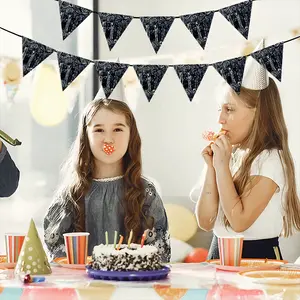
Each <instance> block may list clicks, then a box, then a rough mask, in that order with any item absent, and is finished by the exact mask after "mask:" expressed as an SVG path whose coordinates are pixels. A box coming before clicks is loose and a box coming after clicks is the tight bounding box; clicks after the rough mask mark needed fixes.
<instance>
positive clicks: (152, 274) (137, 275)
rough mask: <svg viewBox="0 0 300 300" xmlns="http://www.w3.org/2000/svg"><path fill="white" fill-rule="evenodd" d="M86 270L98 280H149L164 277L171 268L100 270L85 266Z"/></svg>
mask: <svg viewBox="0 0 300 300" xmlns="http://www.w3.org/2000/svg"><path fill="white" fill-rule="evenodd" d="M86 271H87V274H88V276H89V277H91V278H94V279H100V280H118V281H151V280H160V279H164V278H166V277H167V276H168V274H169V273H170V271H171V270H170V268H168V267H166V266H165V267H163V268H162V269H160V270H153V271H102V270H93V269H92V268H91V266H87V267H86Z"/></svg>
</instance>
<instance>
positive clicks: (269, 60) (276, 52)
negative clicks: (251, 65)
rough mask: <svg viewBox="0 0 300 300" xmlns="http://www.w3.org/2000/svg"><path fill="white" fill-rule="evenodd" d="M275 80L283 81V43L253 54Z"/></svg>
mask: <svg viewBox="0 0 300 300" xmlns="http://www.w3.org/2000/svg"><path fill="white" fill-rule="evenodd" d="M251 56H252V57H253V58H255V59H256V60H257V61H258V62H259V63H260V64H261V65H262V66H264V67H265V69H266V70H267V71H268V72H270V73H271V74H272V75H273V76H274V77H275V78H277V79H278V80H279V81H281V73H282V57H283V43H278V44H276V45H273V46H270V47H267V48H264V49H262V50H260V51H257V52H254V53H252V54H251Z"/></svg>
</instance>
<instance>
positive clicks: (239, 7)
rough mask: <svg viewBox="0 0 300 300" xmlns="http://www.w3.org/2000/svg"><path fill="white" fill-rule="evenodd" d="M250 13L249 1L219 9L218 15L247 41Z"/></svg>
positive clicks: (250, 3)
mask: <svg viewBox="0 0 300 300" xmlns="http://www.w3.org/2000/svg"><path fill="white" fill-rule="evenodd" d="M251 11H252V1H251V0H250V1H245V2H241V3H238V4H235V5H232V6H229V7H225V8H222V9H220V13H221V14H222V15H223V16H224V17H225V18H226V19H227V21H228V22H230V23H231V25H233V26H234V28H236V29H237V30H238V31H239V32H240V33H241V34H242V35H243V36H244V38H245V39H248V34H249V24H250V18H251Z"/></svg>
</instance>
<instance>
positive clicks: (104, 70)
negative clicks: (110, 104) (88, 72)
mask: <svg viewBox="0 0 300 300" xmlns="http://www.w3.org/2000/svg"><path fill="white" fill-rule="evenodd" d="M95 68H96V71H97V73H98V75H99V78H100V81H101V85H102V87H103V90H104V93H105V96H106V98H108V97H109V96H110V94H111V93H112V91H113V90H114V88H115V87H116V85H117V84H118V82H119V81H120V79H121V78H122V76H123V75H124V73H125V72H126V70H127V68H128V65H126V64H119V63H112V62H101V61H97V62H95Z"/></svg>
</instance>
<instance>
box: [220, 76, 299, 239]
mask: <svg viewBox="0 0 300 300" xmlns="http://www.w3.org/2000/svg"><path fill="white" fill-rule="evenodd" d="M232 92H233V91H232ZM240 100H241V101H243V102H244V103H245V104H246V106H247V107H249V108H253V109H254V108H255V109H256V111H255V117H254V121H253V126H252V127H251V130H250V132H249V134H248V136H247V137H246V139H245V140H244V141H243V142H242V143H241V147H243V146H244V147H245V148H247V149H249V151H247V152H246V154H245V157H244V158H243V163H242V167H241V168H239V170H238V171H237V173H236V174H235V175H234V177H233V181H234V185H235V188H236V190H237V193H238V195H239V196H240V198H242V196H244V195H245V194H246V193H249V192H250V190H251V188H252V187H253V185H254V184H255V183H253V182H251V181H250V169H251V165H252V163H253V161H254V159H255V158H256V157H257V156H258V155H259V154H260V153H261V152H262V151H263V150H271V149H277V150H278V153H279V155H280V159H281V163H282V166H283V169H284V175H285V183H286V185H285V191H286V194H285V201H284V202H283V210H284V218H283V224H284V225H283V235H284V236H285V237H287V236H290V235H291V234H293V231H294V229H296V230H300V203H299V198H298V196H297V190H296V180H295V166H294V162H293V159H292V155H291V152H290V150H289V146H288V131H287V127H286V123H285V120H284V116H283V111H282V105H281V100H280V95H279V91H278V88H277V86H276V84H275V82H274V80H273V79H271V78H270V82H269V86H268V87H267V88H265V89H264V90H261V91H255V90H250V89H246V88H244V87H242V88H241V93H240ZM241 201H242V200H241ZM242 205H243V203H242ZM224 224H225V225H226V226H229V222H228V220H227V218H226V217H225V215H224Z"/></svg>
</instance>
